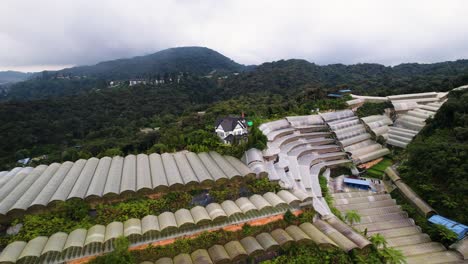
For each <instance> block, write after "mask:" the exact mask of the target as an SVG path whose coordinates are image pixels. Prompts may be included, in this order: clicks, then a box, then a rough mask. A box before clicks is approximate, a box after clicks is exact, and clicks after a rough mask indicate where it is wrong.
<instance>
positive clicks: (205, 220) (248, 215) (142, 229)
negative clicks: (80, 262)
mask: <svg viewBox="0 0 468 264" xmlns="http://www.w3.org/2000/svg"><path fill="white" fill-rule="evenodd" d="M296 193H298V192H297V191H296ZM298 196H300V197H301V198H302V199H301V198H299V197H297V196H296V195H294V194H293V193H291V192H289V191H286V190H281V191H279V192H278V193H276V194H275V193H271V192H268V193H265V194H264V195H258V194H254V195H252V196H250V197H248V198H247V197H241V198H239V199H237V200H235V201H231V200H226V201H223V202H222V203H220V204H218V203H211V204H209V205H207V206H206V207H202V206H196V207H193V208H191V209H179V210H177V211H176V212H174V213H172V212H165V213H162V214H160V215H158V216H155V215H148V216H145V217H143V218H142V219H129V220H127V221H125V222H112V223H110V224H108V225H107V226H104V225H95V226H92V227H91V228H89V229H87V230H86V229H76V230H74V231H72V232H71V233H70V234H67V233H64V232H59V233H56V234H53V235H52V236H50V237H45V236H39V237H36V238H34V239H32V240H30V241H29V242H24V241H16V242H13V243H11V244H9V245H8V246H7V247H6V248H5V250H4V251H3V252H2V254H1V255H0V263H15V262H17V263H37V262H38V261H41V262H45V263H59V262H61V261H63V260H67V259H74V258H79V257H82V256H86V255H93V254H98V253H102V252H107V251H109V250H112V249H113V241H114V240H115V239H116V238H118V237H120V236H125V237H127V238H128V239H129V241H130V242H131V244H133V245H135V244H139V243H149V242H152V241H158V240H161V239H164V238H168V237H171V236H179V235H186V234H190V233H194V232H201V231H204V230H210V229H213V228H219V227H222V226H225V225H228V224H233V223H239V222H246V221H249V220H252V219H256V218H261V217H266V216H269V215H277V214H282V213H284V212H285V211H286V210H295V209H296V208H298V205H299V203H300V202H302V201H304V200H306V199H309V197H307V195H305V194H304V193H301V194H300V195H298Z"/></svg>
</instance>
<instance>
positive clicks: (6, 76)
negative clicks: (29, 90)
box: [0, 71, 32, 85]
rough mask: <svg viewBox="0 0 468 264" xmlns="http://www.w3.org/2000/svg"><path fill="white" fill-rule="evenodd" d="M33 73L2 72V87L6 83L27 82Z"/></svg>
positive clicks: (0, 80)
mask: <svg viewBox="0 0 468 264" xmlns="http://www.w3.org/2000/svg"><path fill="white" fill-rule="evenodd" d="M31 75H32V73H29V72H28V73H25V72H18V71H0V85H2V84H6V83H14V82H20V81H23V80H26V79H27V78H29V77H30V76H31Z"/></svg>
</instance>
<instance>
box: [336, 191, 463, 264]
mask: <svg viewBox="0 0 468 264" xmlns="http://www.w3.org/2000/svg"><path fill="white" fill-rule="evenodd" d="M344 191H345V192H340V193H333V194H332V195H333V198H334V200H335V207H336V208H337V209H338V210H339V211H341V212H342V213H343V214H344V213H345V212H346V211H349V210H356V211H357V212H358V213H359V215H360V216H361V222H360V223H357V224H354V225H353V227H354V228H355V229H356V230H358V231H361V232H364V231H365V230H367V235H368V236H370V235H373V234H376V233H380V234H381V235H383V236H384V237H385V238H386V240H387V242H388V246H389V247H393V248H395V249H398V250H400V251H401V252H402V253H403V255H405V256H406V261H407V262H408V264H413V263H422V264H432V263H464V262H463V258H462V256H461V255H460V254H459V253H458V252H455V251H450V250H447V249H446V248H445V247H444V246H443V245H442V244H440V243H438V242H432V241H431V239H430V237H429V236H428V235H427V234H424V233H422V231H421V228H420V227H419V226H417V225H415V223H414V221H413V219H411V218H409V217H408V214H407V213H406V212H405V211H403V210H402V209H401V207H400V206H399V205H397V203H396V201H395V200H394V199H392V197H391V196H390V194H375V193H372V192H368V191H362V190H358V189H352V188H345V189H344Z"/></svg>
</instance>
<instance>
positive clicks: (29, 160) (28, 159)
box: [17, 158, 31, 166]
mask: <svg viewBox="0 0 468 264" xmlns="http://www.w3.org/2000/svg"><path fill="white" fill-rule="evenodd" d="M29 162H31V158H24V159H20V160H18V161H17V163H19V164H21V165H23V166H26V165H28V164H29Z"/></svg>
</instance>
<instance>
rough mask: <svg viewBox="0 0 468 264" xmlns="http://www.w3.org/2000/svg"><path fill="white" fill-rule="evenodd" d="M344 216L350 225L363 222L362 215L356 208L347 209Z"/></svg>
mask: <svg viewBox="0 0 468 264" xmlns="http://www.w3.org/2000/svg"><path fill="white" fill-rule="evenodd" d="M344 218H345V221H346V222H348V223H349V224H350V225H353V224H355V223H359V222H361V216H360V215H359V213H358V212H357V211H355V210H350V211H346V213H345V217H344Z"/></svg>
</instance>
